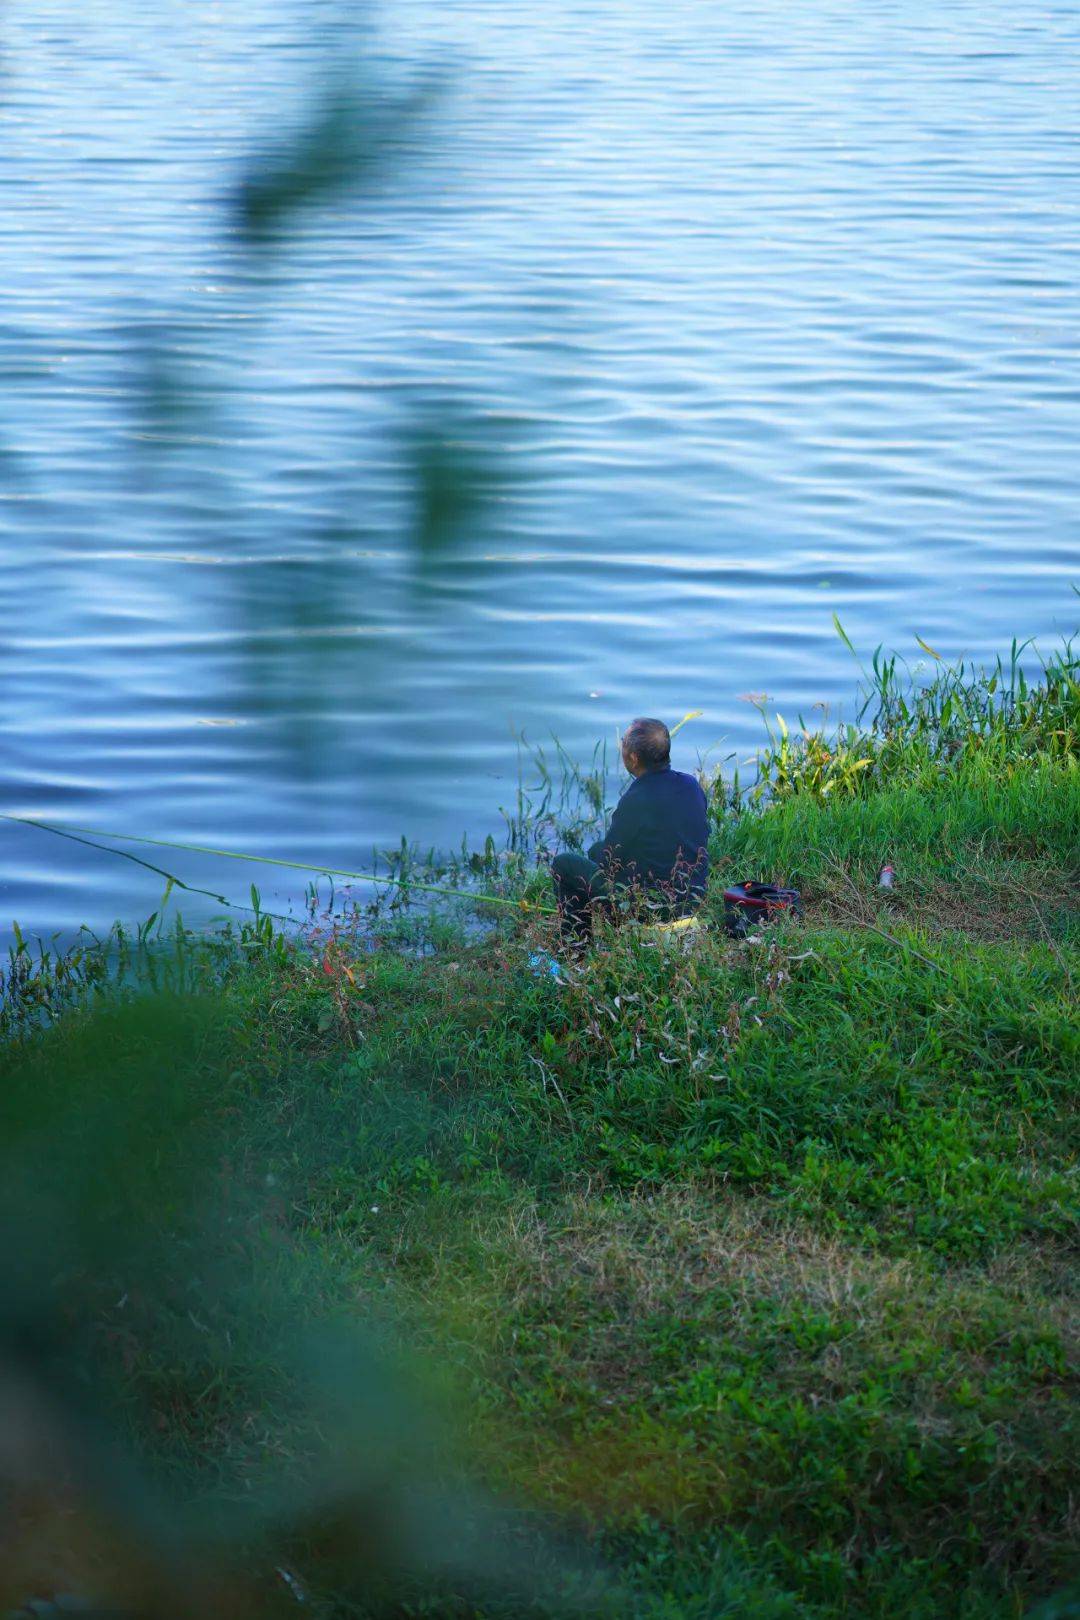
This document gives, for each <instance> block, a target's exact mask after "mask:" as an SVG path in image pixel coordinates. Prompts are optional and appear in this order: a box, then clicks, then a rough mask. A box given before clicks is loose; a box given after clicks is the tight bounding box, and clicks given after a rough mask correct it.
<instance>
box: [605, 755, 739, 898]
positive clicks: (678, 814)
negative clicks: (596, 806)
mask: <svg viewBox="0 0 1080 1620" xmlns="http://www.w3.org/2000/svg"><path fill="white" fill-rule="evenodd" d="M708 841H709V822H708V807H707V803H706V799H705V794H704V792H703V791H702V788H701V784H700V783H699V782H698V781H697V780H696V779H695V778H694V777H692V776H688V775H687V774H686V772H685V771H673V770H672V768H671V765H670V762H669V763H665V764H661V765H657V766H653V767H651V768H649V769H647V770H645V771H643V772H642V774H641V775H640V776H635V778H634V780H633V781H632V782H631V784H630V786H629V787H628V788H627V790H626V792H625V793H624V794H623V796H622V798H621V799H620V800H619V803H618V806H617V807H616V810H615V813H614V815H613V816H612V818H611V826H610V827H609V828H608V831H607V834H606V836H605V837H604V838H603V839H601V841H600V842H599V843H597V844H594V845H593V847H592V849H590V851H589V859H590V860H593V861H595V862H596V864H597V865H598V866H600V867H602V868H603V869H604V871H605V872H606V873H607V875H608V877H609V878H610V879H611V880H612V882H614V883H615V884H616V885H617V886H618V887H620V888H623V887H635V886H636V887H639V888H641V889H643V890H645V891H646V892H648V891H660V892H661V893H662V894H666V895H668V896H669V897H670V898H671V899H680V900H687V899H690V898H700V897H701V896H702V895H703V894H704V892H705V885H706V882H707V880H708V875H709V856H708V851H707V847H706V846H707V844H708Z"/></svg>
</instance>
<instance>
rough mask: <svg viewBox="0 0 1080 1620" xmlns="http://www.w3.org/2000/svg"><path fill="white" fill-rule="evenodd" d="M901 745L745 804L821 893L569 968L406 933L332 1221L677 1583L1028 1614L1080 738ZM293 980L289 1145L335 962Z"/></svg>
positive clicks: (1065, 1339)
mask: <svg viewBox="0 0 1080 1620" xmlns="http://www.w3.org/2000/svg"><path fill="white" fill-rule="evenodd" d="M1074 696H1075V694H1074ZM886 746H887V747H889V748H891V757H890V758H887V759H883V758H882V757H881V752H882V750H881V749H880V748H879V751H878V753H877V755H876V756H875V762H874V763H873V764H872V765H871V767H869V768H868V769H867V770H866V771H865V772H862V773H860V774H862V775H863V777H864V778H865V780H863V781H862V782H860V783H859V786H858V790H857V791H856V792H853V793H852V794H850V795H848V796H845V795H844V794H843V793H837V794H836V795H835V796H832V795H830V794H826V795H825V796H824V797H822V796H821V793H820V791H811V790H810V789H809V788H808V787H807V785H806V784H805V783H802V784H800V783H799V781H798V777H797V770H798V762H797V761H796V762H794V764H792V762H791V761H789V765H791V768H792V770H793V771H794V772H795V773H796V774H795V776H794V781H795V786H796V787H797V788H798V791H792V792H789V793H788V795H787V796H785V797H782V798H781V799H780V800H779V801H778V802H777V803H776V804H774V805H773V806H772V807H771V808H770V809H769V810H768V811H767V812H766V813H765V814H763V815H760V816H756V817H744V818H742V819H741V820H738V821H731V820H729V819H727V818H724V819H723V820H722V822H721V824H720V826H719V828H718V833H717V847H716V855H717V858H718V860H719V861H720V862H721V863H723V862H724V861H725V860H728V861H730V863H731V864H730V867H729V868H727V870H730V871H731V872H732V873H738V874H740V875H746V874H748V873H752V874H754V875H761V874H771V875H774V876H776V877H779V878H790V877H791V875H792V874H793V873H795V874H797V876H798V878H799V881H800V882H801V883H802V884H803V885H804V888H805V890H806V893H807V898H808V902H809V905H808V919H807V922H806V923H805V924H804V925H803V926H801V927H797V926H796V927H790V928H787V929H784V930H780V929H778V930H775V931H773V932H772V933H771V934H770V935H769V936H768V937H766V938H763V939H762V940H761V941H760V942H759V943H756V944H753V943H752V944H749V945H742V944H732V943H729V942H727V941H725V940H724V939H723V938H722V937H713V938H712V939H710V941H709V942H708V943H707V944H706V945H705V946H704V947H702V948H701V949H700V950H698V951H697V952H695V953H694V954H693V955H690V956H685V957H683V956H674V957H673V956H668V955H666V954H665V953H663V952H658V951H657V950H655V949H653V948H649V947H642V946H641V945H640V943H637V942H631V941H630V940H629V939H627V938H625V937H624V938H621V939H618V940H616V941H614V942H613V944H612V947H611V949H610V950H609V951H607V952H605V953H603V954H600V955H597V956H596V957H595V958H594V959H593V961H592V962H591V964H590V965H589V967H588V968H587V970H586V971H585V972H584V973H583V974H582V975H581V977H580V978H579V979H578V980H576V981H575V983H574V984H573V985H572V986H571V987H570V988H563V989H559V988H557V987H555V986H554V985H552V984H551V983H549V982H548V981H543V980H541V981H537V980H536V979H534V978H532V977H531V976H530V975H529V974H528V973H527V971H526V970H525V968H524V955H525V950H526V949H527V944H528V942H527V941H524V940H522V939H520V938H514V937H510V938H504V939H503V940H501V941H496V942H492V943H489V944H487V945H486V946H484V947H480V948H474V949H472V950H471V951H466V950H465V949H464V948H459V949H457V950H453V951H449V952H448V951H443V952H442V953H440V954H439V955H438V956H436V958H435V959H434V960H429V961H425V962H423V963H417V962H409V961H407V960H400V959H394V958H389V957H387V958H383V959H380V958H374V959H372V960H370V961H369V962H367V963H366V964H365V966H364V969H363V979H362V982H360V983H358V984H357V985H355V986H350V987H349V989H348V994H347V998H346V1000H345V1001H344V1002H343V1003H342V1005H343V1007H344V1008H345V1009H346V1012H345V1013H344V1014H343V1016H345V1017H346V1018H347V1019H348V1020H349V1021H351V1020H352V1019H353V1018H355V1019H356V1025H355V1027H356V1028H357V1029H358V1030H359V1032H360V1038H359V1041H358V1044H357V1046H356V1048H355V1050H352V1051H346V1050H344V1049H343V1048H342V1047H341V1046H340V1044H338V1043H337V1040H336V1037H335V1035H334V1033H333V1031H332V1030H331V1031H328V1032H327V1038H326V1044H325V1049H324V1050H322V1056H321V1057H318V1058H316V1070H317V1071H318V1073H319V1079H318V1081H317V1082H314V1083H316V1084H317V1085H318V1086H319V1087H320V1088H322V1087H324V1086H326V1085H327V1084H329V1087H330V1095H331V1096H332V1097H333V1098H335V1099H337V1103H338V1104H339V1105H340V1107H341V1108H343V1109H345V1110H347V1113H348V1117H349V1119H350V1122H351V1124H350V1128H352V1127H355V1130H356V1135H355V1136H354V1138H353V1144H354V1145H353V1146H351V1147H346V1146H343V1147H342V1148H341V1149H340V1150H336V1149H335V1150H333V1151H330V1152H327V1147H326V1144H327V1141H328V1140H329V1137H328V1134H327V1131H326V1128H325V1124H317V1123H316V1121H318V1120H323V1119H324V1118H325V1110H326V1109H327V1107H328V1106H330V1108H331V1112H333V1104H330V1105H328V1100H327V1094H326V1093H325V1091H323V1090H321V1089H320V1093H319V1097H318V1100H317V1104H316V1105H315V1106H314V1110H313V1113H312V1115H311V1118H310V1120H309V1125H310V1129H309V1130H308V1131H306V1132H305V1131H304V1130H303V1129H300V1130H298V1131H296V1139H299V1140H309V1141H311V1142H313V1143H319V1144H320V1146H319V1147H318V1148H317V1149H316V1150H315V1152H316V1160H317V1161H318V1162H314V1161H309V1162H306V1163H303V1162H302V1166H301V1167H302V1180H303V1183H304V1186H305V1188H306V1199H307V1206H306V1217H305V1218H306V1220H307V1221H308V1222H309V1223H310V1227H311V1229H312V1230H314V1231H318V1232H321V1233H323V1234H325V1235H326V1236H327V1238H328V1241H330V1242H332V1244H333V1245H334V1246H335V1247H336V1248H337V1249H338V1250H339V1251H340V1253H341V1254H342V1256H347V1257H348V1263H349V1265H350V1266H351V1268H352V1270H353V1272H354V1274H355V1277H356V1279H357V1284H358V1286H359V1288H360V1289H361V1290H362V1291H365V1290H368V1289H370V1288H371V1287H372V1286H374V1285H376V1284H377V1283H378V1282H379V1281H380V1280H381V1279H384V1278H386V1277H390V1278H392V1279H393V1283H394V1286H395V1288H397V1289H398V1290H402V1291H404V1295H405V1296H406V1297H407V1298H411V1299H412V1300H413V1302H414V1305H415V1324H414V1328H413V1330H412V1331H414V1332H418V1333H420V1334H421V1336H423V1337H424V1338H425V1340H426V1342H427V1343H429V1345H430V1347H431V1350H432V1355H433V1359H435V1360H437V1361H440V1362H443V1363H446V1364H448V1365H450V1366H451V1367H452V1368H453V1369H454V1372H453V1375H452V1378H451V1382H452V1385H453V1387H454V1390H455V1398H456V1399H457V1400H458V1401H459V1402H463V1403H464V1410H465V1411H466V1412H467V1414H468V1417H467V1421H466V1427H467V1430H468V1434H469V1440H470V1443H471V1445H472V1446H473V1448H474V1449H475V1450H477V1451H478V1452H479V1454H480V1455H481V1456H482V1457H483V1459H484V1462H485V1469H486V1472H487V1475H488V1477H489V1478H490V1479H492V1480H493V1481H494V1482H495V1483H496V1484H497V1485H499V1486H505V1487H508V1488H510V1489H511V1490H513V1491H514V1492H516V1493H518V1495H519V1496H520V1497H522V1498H524V1499H525V1500H527V1501H531V1502H533V1503H538V1504H540V1505H543V1506H553V1507H556V1508H558V1509H560V1510H562V1511H567V1512H569V1513H571V1514H572V1515H574V1516H575V1517H577V1518H579V1519H580V1520H582V1521H584V1523H585V1524H586V1525H588V1526H589V1527H590V1529H591V1530H592V1531H593V1533H595V1534H596V1535H597V1536H598V1538H599V1540H600V1543H601V1545H602V1546H603V1547H604V1548H605V1550H606V1551H607V1552H608V1553H609V1554H610V1555H611V1557H612V1558H613V1560H614V1562H615V1564H616V1566H617V1567H618V1568H619V1569H620V1570H621V1571H622V1573H623V1574H624V1575H625V1577H626V1579H627V1581H628V1582H629V1585H630V1587H631V1589H632V1591H633V1593H634V1598H633V1606H634V1608H635V1610H637V1611H639V1612H641V1613H643V1614H664V1615H672V1616H674V1615H680V1616H681V1615H685V1616H698V1615H700V1616H705V1615H711V1614H715V1613H717V1612H722V1605H723V1603H724V1602H729V1601H730V1602H731V1603H732V1604H733V1605H734V1607H733V1608H732V1610H731V1612H738V1613H743V1612H747V1613H758V1614H762V1615H770V1616H771V1615H785V1614H789V1613H795V1612H798V1613H820V1614H823V1615H825V1614H828V1615H833V1614H848V1613H850V1614H860V1615H863V1614H865V1615H881V1616H885V1615H892V1614H897V1613H902V1614H905V1615H927V1616H930V1615H940V1614H942V1613H949V1614H957V1615H972V1616H975V1615H1006V1614H1015V1613H1018V1612H1022V1610H1023V1608H1024V1606H1025V1605H1026V1603H1027V1601H1028V1600H1029V1599H1030V1598H1031V1597H1032V1595H1033V1594H1036V1593H1039V1592H1043V1591H1046V1590H1047V1589H1049V1588H1051V1587H1053V1586H1054V1584H1055V1583H1056V1582H1059V1581H1062V1580H1064V1579H1065V1578H1066V1577H1067V1576H1068V1575H1069V1573H1070V1572H1075V1568H1076V1565H1075V1552H1076V1544H1077V1538H1076V1531H1077V1526H1076V1523H1075V1518H1074V1517H1073V1513H1074V1509H1073V1506H1072V1499H1073V1495H1074V1494H1075V1488H1076V1483H1077V1469H1076V1457H1077V1455H1078V1454H1080V1426H1078V1423H1077V1407H1076V1395H1077V1375H1078V1372H1080V1368H1078V1365H1077V1359H1076V1358H1077V1327H1078V1300H1077V1284H1076V1273H1075V1271H1074V1270H1073V1269H1072V1265H1071V1261H1072V1259H1074V1257H1075V1250H1074V1248H1072V1247H1071V1245H1072V1244H1073V1243H1074V1241H1075V1237H1076V1214H1077V1181H1076V1147H1077V1130H1076V1123H1077V1115H1076V1106H1075V1105H1076V1080H1077V1075H1078V1074H1080V1034H1078V1026H1077V1021H1076V1016H1075V1014H1076V1002H1075V988H1076V977H1077V973H1078V971H1080V949H1078V944H1080V933H1078V929H1077V911H1076V872H1075V868H1076V853H1077V834H1078V830H1080V773H1078V771H1077V769H1076V759H1075V751H1074V747H1073V738H1072V736H1071V734H1070V735H1067V736H1065V740H1064V743H1063V744H1061V739H1060V737H1059V735H1058V733H1057V732H1056V731H1055V729H1054V725H1046V726H1044V727H1043V728H1042V729H1041V730H1040V729H1039V728H1038V727H1029V728H1028V729H1027V730H1026V731H1025V728H1024V726H1022V725H1019V724H1014V725H1013V727H1012V729H1011V731H1010V732H1006V731H1005V730H1003V729H1001V728H997V729H996V730H994V731H993V734H992V735H991V736H989V737H982V738H979V737H977V736H976V737H974V739H971V738H969V739H968V741H967V742H965V743H962V744H961V745H960V746H958V747H950V748H949V749H948V750H947V751H946V752H945V755H944V758H943V757H942V755H941V752H940V751H939V752H938V753H937V755H936V756H935V755H934V754H933V751H928V750H927V749H925V748H922V747H921V744H919V740H918V738H916V739H915V740H914V742H913V741H912V740H911V739H910V738H909V739H907V740H906V741H904V742H903V743H902V744H896V743H895V742H894V743H893V744H887V745H886ZM802 763H803V767H804V769H805V767H806V763H807V762H806V758H805V756H804V758H803V762H802ZM885 856H889V857H890V858H891V859H893V860H894V862H895V863H896V865H897V868H898V871H899V874H900V879H899V881H900V889H899V891H898V894H897V896H896V898H895V900H893V901H892V902H890V903H888V904H886V903H885V900H884V898H883V897H881V896H880V895H879V894H878V893H877V891H876V890H875V888H874V886H873V882H874V876H875V874H876V871H877V867H878V864H879V862H880V861H881V860H882V859H883V858H884V857H885ZM722 869H724V868H722ZM280 990H281V987H280V984H277V985H276V986H275V996H276V997H277V999H276V1000H275V1002H274V1008H273V1012H272V1014H271V1015H270V1017H269V1024H268V1026H264V1028H266V1027H269V1028H270V1029H272V1031H273V1036H274V1038H273V1040H272V1041H271V1043H270V1047H269V1052H268V1056H267V1062H268V1064H269V1067H270V1070H271V1071H273V1072H276V1070H277V1066H278V1065H281V1066H282V1072H286V1071H288V1072H289V1079H288V1080H287V1081H283V1080H281V1079H277V1080H273V1079H272V1078H271V1075H270V1074H269V1073H268V1075H267V1078H266V1082H265V1083H266V1085H267V1087H268V1090H267V1092H266V1093H265V1095H266V1097H267V1100H268V1101H270V1100H272V1099H273V1098H274V1097H276V1098H277V1101H278V1105H279V1107H280V1109H281V1115H280V1116H278V1117H276V1118H275V1117H274V1116H273V1115H271V1117H270V1120H269V1121H268V1124H269V1129H268V1134H267V1138H266V1140H267V1144H268V1146H269V1145H270V1144H272V1142H273V1140H274V1137H275V1134H276V1133H278V1132H279V1130H280V1126H281V1124H282V1119H283V1118H287V1119H288V1120H289V1121H290V1122H291V1125H292V1128H293V1129H294V1130H295V1127H296V1124H297V1120H298V1115H302V1114H303V1111H304V1108H305V1103H304V1100H303V1098H301V1097H299V1096H298V1094H297V1090H296V1087H295V1084H294V1078H295V1071H294V1070H289V1062H290V1059H291V1058H295V1055H296V1050H297V1040H298V1031H299V1030H300V1029H301V1028H302V1027H303V1026H304V1023H305V1021H307V1024H308V1028H309V1030H310V1031H313V1032H314V1031H316V1030H317V1026H318V1016H319V1015H318V1011H317V1009H318V1008H319V1007H320V1006H323V1005H325V1002H326V996H327V991H326V988H325V981H324V982H323V983H320V981H319V975H318V974H313V975H310V976H309V977H308V978H307V980H306V981H304V980H298V981H297V982H296V983H295V985H294V986H293V988H292V989H291V991H290V992H289V993H288V994H287V995H286V996H285V998H284V999H282V998H281V994H280ZM323 1022H324V1023H325V1022H326V1018H325V1015H323ZM309 1039H310V1040H311V1041H312V1043H313V1045H314V1048H315V1049H316V1050H319V1049H321V1043H320V1041H319V1038H318V1036H317V1034H316V1033H312V1034H311V1035H310V1036H309ZM275 1087H276V1089H275ZM332 1135H333V1132H332V1131H331V1132H330V1136H332ZM356 1142H359V1143H360V1144H361V1145H360V1146H359V1147H357V1146H356V1145H355V1143H356ZM372 1206H377V1208H376V1209H373V1207H372Z"/></svg>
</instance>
